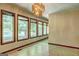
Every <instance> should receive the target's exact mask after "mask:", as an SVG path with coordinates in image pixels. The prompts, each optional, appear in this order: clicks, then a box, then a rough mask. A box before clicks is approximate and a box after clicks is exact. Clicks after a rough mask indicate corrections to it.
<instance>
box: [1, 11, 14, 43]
mask: <svg viewBox="0 0 79 59" xmlns="http://www.w3.org/2000/svg"><path fill="white" fill-rule="evenodd" d="M1 13H2V14H1V15H2V17H1V18H2V20H1V25H2V26H1V35H2V36H1V40H2V41H1V43H2V44H4V43H9V42H13V41H14V20H15V19H14V14H13V13H11V12H7V11H3V10H2V11H1Z"/></svg>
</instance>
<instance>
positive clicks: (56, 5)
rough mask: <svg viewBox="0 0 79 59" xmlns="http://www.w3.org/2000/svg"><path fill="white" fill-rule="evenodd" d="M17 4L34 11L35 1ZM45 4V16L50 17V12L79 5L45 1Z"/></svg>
mask: <svg viewBox="0 0 79 59" xmlns="http://www.w3.org/2000/svg"><path fill="white" fill-rule="evenodd" d="M16 4H17V5H19V6H21V7H24V8H26V9H27V10H29V11H30V12H32V4H33V3H16ZM43 4H44V5H45V11H44V14H43V16H44V17H46V18H48V15H49V14H50V13H55V12H58V11H60V10H63V9H67V8H71V7H75V6H76V5H79V4H78V3H43Z"/></svg>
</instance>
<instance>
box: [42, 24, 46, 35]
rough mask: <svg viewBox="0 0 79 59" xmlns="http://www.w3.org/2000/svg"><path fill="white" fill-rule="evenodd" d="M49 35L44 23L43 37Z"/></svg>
mask: <svg viewBox="0 0 79 59" xmlns="http://www.w3.org/2000/svg"><path fill="white" fill-rule="evenodd" d="M46 34H47V24H46V23H43V35H46Z"/></svg>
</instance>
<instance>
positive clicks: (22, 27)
mask: <svg viewBox="0 0 79 59" xmlns="http://www.w3.org/2000/svg"><path fill="white" fill-rule="evenodd" d="M19 19H20V18H19ZM26 38H28V21H25V19H24V20H18V40H23V39H26Z"/></svg>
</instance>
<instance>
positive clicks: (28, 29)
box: [17, 14, 29, 41]
mask: <svg viewBox="0 0 79 59" xmlns="http://www.w3.org/2000/svg"><path fill="white" fill-rule="evenodd" d="M19 16H20V17H24V18H26V19H28V20H22V21H26V22H27V23H28V25H27V26H28V38H26V39H21V40H19V39H18V20H21V19H18V17H19ZM28 39H29V17H27V16H24V15H20V14H17V41H24V40H28Z"/></svg>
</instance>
